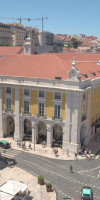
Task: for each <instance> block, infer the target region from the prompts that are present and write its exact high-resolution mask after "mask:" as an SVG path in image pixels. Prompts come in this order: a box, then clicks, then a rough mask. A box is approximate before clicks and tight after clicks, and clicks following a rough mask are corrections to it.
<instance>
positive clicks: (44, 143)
mask: <svg viewBox="0 0 100 200" xmlns="http://www.w3.org/2000/svg"><path fill="white" fill-rule="evenodd" d="M45 145H46V142H45V140H44V141H43V147H44V148H45Z"/></svg>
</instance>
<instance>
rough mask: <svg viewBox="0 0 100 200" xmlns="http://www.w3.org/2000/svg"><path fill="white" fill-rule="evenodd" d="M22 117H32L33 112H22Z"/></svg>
mask: <svg viewBox="0 0 100 200" xmlns="http://www.w3.org/2000/svg"><path fill="white" fill-rule="evenodd" d="M22 115H30V116H31V112H22Z"/></svg>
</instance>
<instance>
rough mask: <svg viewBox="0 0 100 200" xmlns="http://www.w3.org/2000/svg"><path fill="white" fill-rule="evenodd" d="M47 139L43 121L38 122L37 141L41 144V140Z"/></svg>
mask: <svg viewBox="0 0 100 200" xmlns="http://www.w3.org/2000/svg"><path fill="white" fill-rule="evenodd" d="M44 140H45V142H46V141H47V128H46V125H45V123H44V122H39V123H38V140H37V143H38V144H41V143H42V142H43V141H44Z"/></svg>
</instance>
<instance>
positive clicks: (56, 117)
mask: <svg viewBox="0 0 100 200" xmlns="http://www.w3.org/2000/svg"><path fill="white" fill-rule="evenodd" d="M55 106H57V116H55ZM58 106H60V116H59V117H58ZM61 111H62V106H61V104H54V111H53V115H54V118H55V119H60V118H61Z"/></svg>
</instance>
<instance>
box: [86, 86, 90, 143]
mask: <svg viewBox="0 0 100 200" xmlns="http://www.w3.org/2000/svg"><path fill="white" fill-rule="evenodd" d="M90 102H91V88H90V89H89V90H88V98H87V121H86V145H88V143H89V140H90V139H91V127H90V111H91V103H90Z"/></svg>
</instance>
